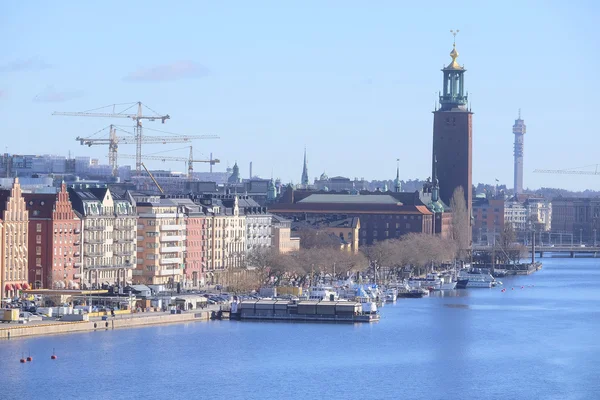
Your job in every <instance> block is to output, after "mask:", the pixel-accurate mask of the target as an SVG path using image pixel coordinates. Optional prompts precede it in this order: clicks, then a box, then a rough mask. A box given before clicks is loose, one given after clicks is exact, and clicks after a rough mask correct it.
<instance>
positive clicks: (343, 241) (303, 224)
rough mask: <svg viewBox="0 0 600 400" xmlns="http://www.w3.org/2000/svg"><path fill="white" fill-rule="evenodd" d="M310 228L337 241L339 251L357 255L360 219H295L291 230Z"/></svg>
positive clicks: (308, 217) (318, 217) (315, 217)
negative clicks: (338, 242)
mask: <svg viewBox="0 0 600 400" xmlns="http://www.w3.org/2000/svg"><path fill="white" fill-rule="evenodd" d="M302 228H310V229H317V230H318V231H322V232H325V233H326V234H329V235H330V236H332V237H334V238H336V239H339V241H340V249H341V250H348V251H351V252H352V253H358V246H359V242H360V218H358V217H348V218H337V217H334V218H331V217H327V216H307V217H306V218H303V217H297V218H295V220H294V222H292V230H297V229H302Z"/></svg>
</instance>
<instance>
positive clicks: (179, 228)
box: [160, 225, 185, 231]
mask: <svg viewBox="0 0 600 400" xmlns="http://www.w3.org/2000/svg"><path fill="white" fill-rule="evenodd" d="M184 229H185V226H183V225H161V227H160V230H161V231H182V230H184Z"/></svg>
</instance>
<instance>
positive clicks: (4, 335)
mask: <svg viewBox="0 0 600 400" xmlns="http://www.w3.org/2000/svg"><path fill="white" fill-rule="evenodd" d="M209 316H210V313H209V312H208V311H200V312H195V313H193V312H192V313H184V314H161V315H149V316H144V317H135V318H116V319H115V318H111V319H108V320H106V321H81V322H56V323H42V324H33V325H14V326H9V327H0V339H11V338H16V337H24V336H40V335H54V334H58V333H74V332H90V331H99V330H109V329H119V328H134V327H140V326H148V325H160V324H172V323H181V322H193V321H208V320H209Z"/></svg>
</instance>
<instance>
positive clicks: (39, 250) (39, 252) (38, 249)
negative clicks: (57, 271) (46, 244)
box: [35, 246, 42, 256]
mask: <svg viewBox="0 0 600 400" xmlns="http://www.w3.org/2000/svg"><path fill="white" fill-rule="evenodd" d="M35 255H36V256H41V255H42V246H35Z"/></svg>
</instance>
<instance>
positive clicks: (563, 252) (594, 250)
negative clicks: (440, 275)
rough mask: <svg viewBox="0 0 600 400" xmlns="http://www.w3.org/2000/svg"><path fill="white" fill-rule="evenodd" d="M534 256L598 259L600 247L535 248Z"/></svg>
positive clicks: (489, 248)
mask: <svg viewBox="0 0 600 400" xmlns="http://www.w3.org/2000/svg"><path fill="white" fill-rule="evenodd" d="M492 250H493V246H487V245H473V251H474V252H477V251H481V252H486V251H488V252H491V251H492ZM527 251H528V253H529V254H530V255H531V248H530V247H527ZM534 252H535V255H536V256H539V257H540V258H543V257H544V254H545V253H551V254H552V256H554V255H559V256H563V257H570V258H575V257H582V258H583V257H585V258H598V257H600V247H598V246H595V247H587V246H581V245H579V246H570V245H568V246H567V245H565V246H560V245H559V246H555V245H552V246H535V250H534Z"/></svg>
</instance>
